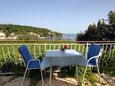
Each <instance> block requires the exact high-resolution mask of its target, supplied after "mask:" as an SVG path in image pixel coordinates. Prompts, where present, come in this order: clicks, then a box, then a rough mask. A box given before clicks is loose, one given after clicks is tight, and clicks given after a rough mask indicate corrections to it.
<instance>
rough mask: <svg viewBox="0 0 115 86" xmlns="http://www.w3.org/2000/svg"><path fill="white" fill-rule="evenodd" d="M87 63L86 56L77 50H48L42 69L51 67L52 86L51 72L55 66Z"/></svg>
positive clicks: (83, 64)
mask: <svg viewBox="0 0 115 86" xmlns="http://www.w3.org/2000/svg"><path fill="white" fill-rule="evenodd" d="M86 63H87V60H86V58H85V57H84V56H83V55H82V54H81V53H79V52H77V51H75V50H65V51H60V50H48V51H46V53H45V56H44V58H43V61H42V63H41V69H42V70H44V69H46V68H48V67H50V86H51V77H52V76H51V75H52V74H51V73H52V67H53V66H61V67H62V66H68V65H82V66H85V65H86Z"/></svg>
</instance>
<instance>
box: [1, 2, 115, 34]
mask: <svg viewBox="0 0 115 86" xmlns="http://www.w3.org/2000/svg"><path fill="white" fill-rule="evenodd" d="M110 10H112V11H115V0H0V23H1V24H18V25H27V26H28V25H29V26H34V27H42V28H48V29H50V30H52V31H57V32H61V33H78V32H83V31H85V30H87V27H88V26H89V24H93V23H97V21H98V20H99V19H107V18H108V17H107V14H108V13H109V11H110Z"/></svg>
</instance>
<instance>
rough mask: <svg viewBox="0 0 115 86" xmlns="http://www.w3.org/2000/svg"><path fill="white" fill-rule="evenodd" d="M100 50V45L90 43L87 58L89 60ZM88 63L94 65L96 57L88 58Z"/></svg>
mask: <svg viewBox="0 0 115 86" xmlns="http://www.w3.org/2000/svg"><path fill="white" fill-rule="evenodd" d="M100 50H101V46H100V45H96V44H92V45H90V47H89V49H88V53H87V60H89V59H90V58H91V57H93V56H97V55H98V54H99V52H100ZM88 64H90V65H96V59H92V60H90V61H89V63H88Z"/></svg>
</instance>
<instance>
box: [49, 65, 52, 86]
mask: <svg viewBox="0 0 115 86" xmlns="http://www.w3.org/2000/svg"><path fill="white" fill-rule="evenodd" d="M51 83H52V67H50V81H49V86H51V85H52V84H51Z"/></svg>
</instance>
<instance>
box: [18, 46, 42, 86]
mask: <svg viewBox="0 0 115 86" xmlns="http://www.w3.org/2000/svg"><path fill="white" fill-rule="evenodd" d="M19 52H20V54H21V56H22V57H23V59H24V62H25V65H26V70H25V73H24V77H23V80H22V85H23V82H24V80H25V76H26V73H27V71H28V70H32V69H40V72H41V79H42V86H44V81H43V74H42V71H41V67H40V63H41V62H40V60H39V59H32V58H31V55H30V52H29V50H28V48H27V46H26V45H21V46H20V47H19Z"/></svg>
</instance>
